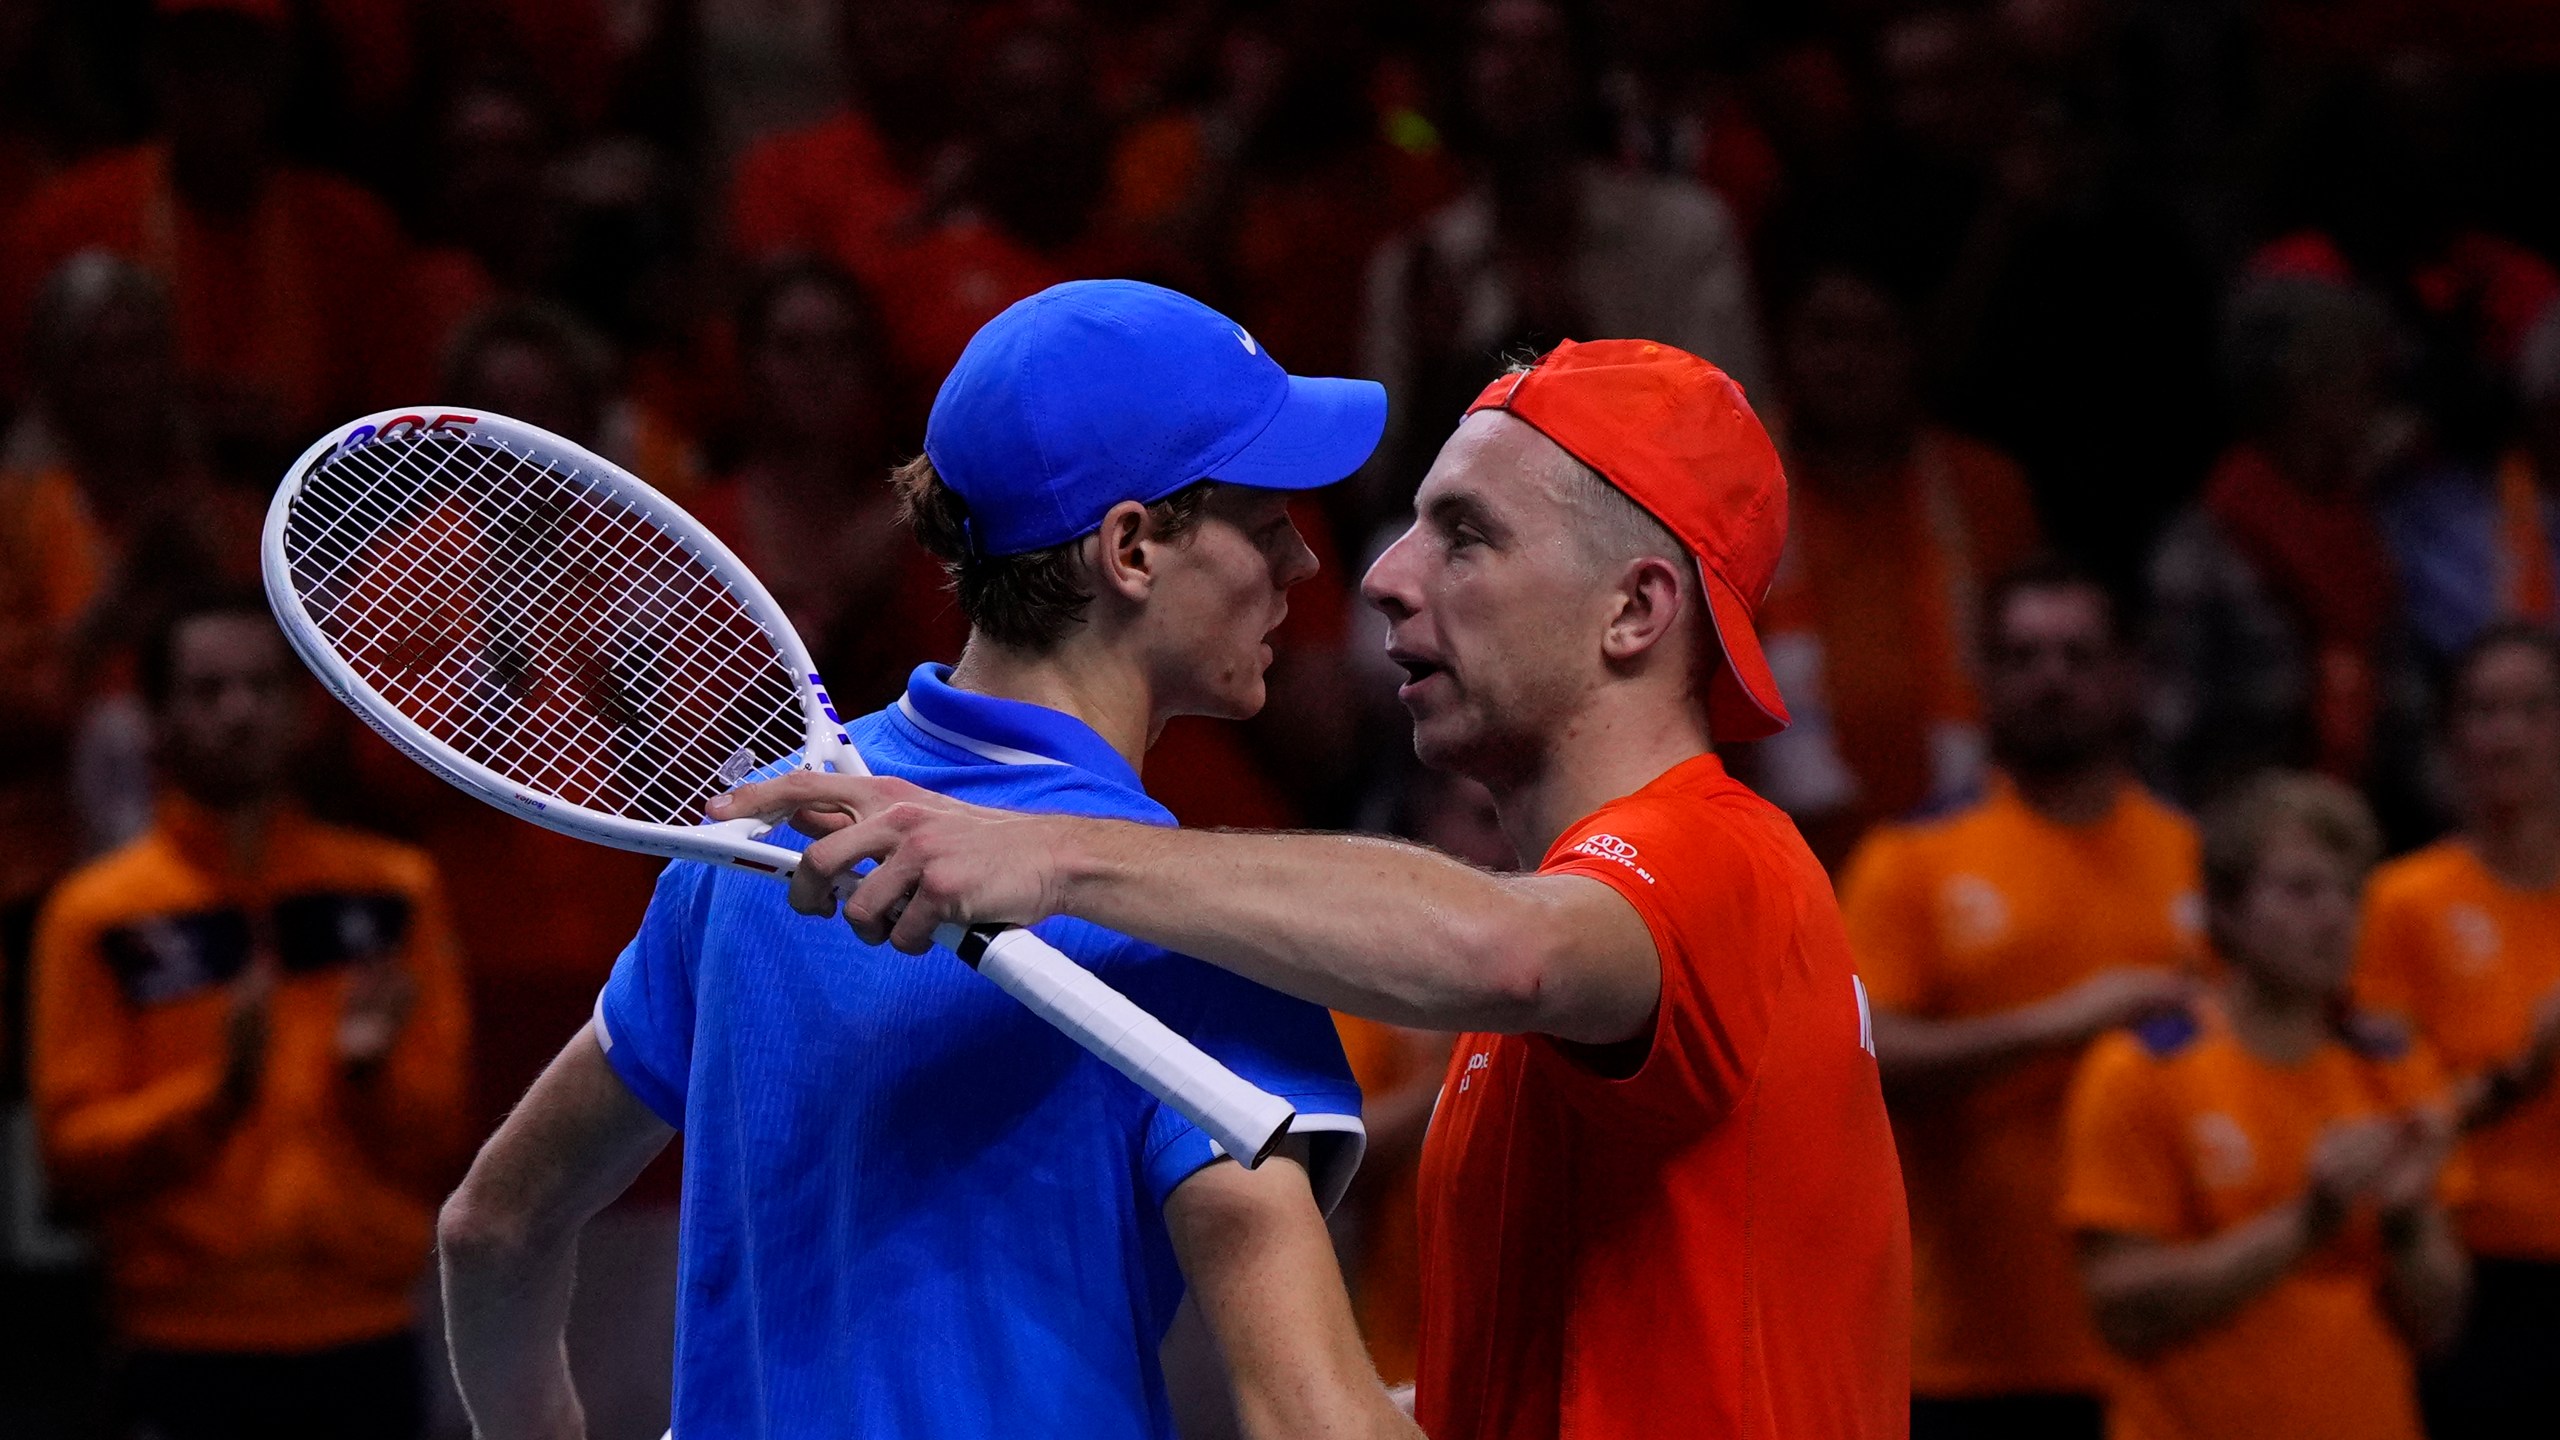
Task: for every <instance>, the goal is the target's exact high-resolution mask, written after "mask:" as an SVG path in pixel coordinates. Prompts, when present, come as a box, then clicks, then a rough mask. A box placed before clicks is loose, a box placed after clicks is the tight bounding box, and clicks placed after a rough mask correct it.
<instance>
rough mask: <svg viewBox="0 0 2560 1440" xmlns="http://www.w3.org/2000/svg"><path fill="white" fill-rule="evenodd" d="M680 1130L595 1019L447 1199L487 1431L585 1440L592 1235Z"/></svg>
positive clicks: (451, 1340) (458, 1360)
mask: <svg viewBox="0 0 2560 1440" xmlns="http://www.w3.org/2000/svg"><path fill="white" fill-rule="evenodd" d="M674 1135H675V1131H674V1130H673V1129H671V1128H669V1126H668V1125H667V1123H666V1122H665V1121H663V1120H660V1119H659V1118H658V1117H657V1116H656V1115H655V1114H654V1113H652V1112H651V1111H650V1109H649V1108H648V1107H647V1106H645V1105H643V1104H641V1103H640V1102H639V1101H638V1100H637V1099H635V1098H633V1096H632V1094H631V1091H630V1090H629V1089H628V1088H626V1087H625V1086H624V1085H623V1083H622V1079H621V1077H620V1076H618V1075H616V1074H614V1073H613V1068H612V1066H610V1065H609V1064H607V1063H606V1061H605V1058H604V1050H603V1047H602V1046H600V1045H598V1044H597V1043H596V1038H595V1035H594V1026H593V1024H592V1023H590V1024H589V1025H588V1026H587V1027H586V1028H583V1029H581V1030H579V1032H578V1033H577V1034H576V1035H575V1036H573V1037H572V1038H571V1039H570V1041H569V1044H568V1047H567V1048H566V1049H564V1050H562V1051H561V1052H560V1054H559V1055H558V1057H557V1058H555V1059H553V1060H552V1062H551V1064H550V1066H549V1068H547V1069H545V1070H544V1071H543V1072H542V1076H541V1078H540V1079H538V1080H536V1081H534V1082H533V1088H532V1089H531V1090H529V1091H527V1092H526V1093H525V1097H524V1099H523V1101H522V1102H521V1103H519V1104H518V1105H517V1106H516V1108H515V1110H514V1111H513V1113H511V1114H509V1115H508V1116H507V1119H506V1123H504V1124H502V1125H500V1126H499V1127H498V1133H497V1134H495V1135H493V1136H491V1137H490V1139H489V1143H488V1144H487V1145H485V1146H483V1147H482V1148H481V1151H480V1156H479V1158H478V1159H477V1160H474V1161H473V1162H472V1164H471V1173H470V1174H469V1175H467V1176H465V1177H464V1179H463V1182H462V1188H460V1189H459V1190H456V1191H455V1192H454V1193H453V1197H452V1198H451V1199H449V1200H447V1201H446V1202H445V1205H444V1212H443V1213H442V1214H441V1215H439V1216H438V1217H437V1220H436V1252H437V1255H438V1257H439V1263H440V1264H441V1266H442V1268H443V1279H444V1313H445V1333H446V1340H447V1343H448V1344H449V1345H450V1347H451V1349H452V1352H453V1378H454V1381H455V1383H456V1384H457V1385H458V1386H459V1387H460V1388H461V1391H462V1403H463V1407H464V1408H465V1409H467V1410H468V1411H470V1413H471V1428H472V1433H473V1434H474V1435H476V1436H478V1437H479V1440H518V1437H523V1440H536V1437H539V1440H561V1437H575V1440H583V1437H584V1436H585V1434H586V1417H585V1415H584V1413H583V1412H582V1411H581V1410H580V1409H579V1406H578V1397H577V1392H576V1391H575V1390H574V1389H573V1388H572V1387H571V1385H570V1383H569V1356H568V1351H567V1349H566V1347H565V1339H564V1337H565V1332H566V1330H567V1327H568V1321H569V1290H570V1280H571V1275H572V1272H573V1270H574V1269H575V1266H576V1263H577V1253H578V1231H579V1230H580V1229H581V1228H582V1227H584V1226H585V1225H586V1223H587V1221H588V1220H589V1219H590V1218H592V1217H593V1216H594V1215H595V1213H596V1212H597V1211H599V1210H602V1209H603V1208H604V1207H605V1206H606V1205H608V1204H610V1203H612V1201H613V1199H614V1197H615V1196H618V1195H620V1194H621V1193H622V1192H623V1190H624V1189H626V1188H627V1187H629V1185H630V1184H631V1182H632V1181H633V1180H634V1179H635V1178H637V1177H638V1176H639V1174H640V1171H641V1170H642V1169H643V1168H644V1167H646V1166H647V1165H648V1163H649V1162H650V1160H652V1159H653V1158H655V1157H656V1156H657V1154H658V1152H659V1151H661V1150H664V1149H665V1148H666V1146H667V1141H668V1140H669V1139H671V1138H673V1136H674Z"/></svg>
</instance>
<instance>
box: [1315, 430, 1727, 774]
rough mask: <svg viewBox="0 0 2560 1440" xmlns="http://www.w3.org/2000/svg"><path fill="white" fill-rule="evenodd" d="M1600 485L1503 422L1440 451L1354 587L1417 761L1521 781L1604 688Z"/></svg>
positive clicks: (1533, 433) (1611, 574)
mask: <svg viewBox="0 0 2560 1440" xmlns="http://www.w3.org/2000/svg"><path fill="white" fill-rule="evenodd" d="M1604 483H1605V482H1603V481H1599V480H1597V479H1595V478H1593V477H1592V476H1590V475H1589V474H1588V473H1587V472H1584V471H1583V470H1582V468H1581V467H1580V466H1579V465H1577V464H1575V463H1574V461H1573V459H1572V457H1570V456H1568V455H1566V454H1565V452H1564V451H1563V450H1561V449H1559V448H1557V446H1556V444H1555V442H1553V441H1551V440H1549V439H1547V438H1546V437H1545V436H1544V435H1541V434H1539V433H1538V432H1537V430H1536V429H1534V428H1533V427H1531V426H1529V425H1528V424H1526V423H1524V422H1522V421H1520V420H1518V419H1515V418H1514V417H1512V416H1509V415H1506V414H1503V413H1502V412H1500V411H1496V410H1486V411H1480V412H1478V413H1476V414H1474V415H1470V416H1468V417H1467V419H1466V420H1465V421H1464V422H1463V423H1461V424H1460V425H1459V426H1458V429H1457V432H1456V433H1455V434H1453V435H1451V436H1450V437H1449V442H1448V443H1447V444H1446V445H1443V446H1442V447H1440V456H1439V458H1438V459H1437V460H1436V461H1434V462H1433V463H1432V466H1431V473H1430V474H1428V475H1426V476H1424V477H1423V481H1422V488H1421V490H1420V491H1418V492H1417V493H1416V494H1415V496H1414V502H1413V505H1414V522H1413V527H1412V528H1411V529H1409V530H1407V531H1406V532H1405V533H1404V535H1403V536H1402V538H1400V539H1398V540H1397V541H1396V542H1395V543H1394V544H1393V545H1390V546H1388V547H1387V549H1386V552H1385V553H1384V554H1382V555H1380V556H1379V557H1378V560H1377V563H1376V564H1374V565H1372V566H1370V567H1369V574H1368V577H1367V579H1365V580H1363V581H1362V582H1361V587H1360V588H1361V593H1362V595H1363V596H1364V597H1365V598H1366V599H1367V600H1368V601H1369V603H1370V604H1372V605H1375V606H1377V607H1378V609H1379V610H1380V611H1381V612H1383V613H1384V614H1385V615H1386V617H1387V655H1388V658H1389V659H1391V660H1393V661H1394V662H1395V663H1396V665H1397V666H1398V667H1399V668H1400V669H1402V670H1403V671H1404V672H1405V675H1406V680H1405V683H1404V684H1403V685H1402V686H1401V687H1399V688H1398V690H1397V691H1396V698H1397V699H1399V700H1401V701H1403V702H1404V707H1405V709H1406V711H1407V712H1409V713H1410V714H1411V715H1412V716H1413V744H1414V750H1415V753H1417V754H1418V755H1420V756H1421V758H1422V760H1423V763H1425V764H1427V765H1430V766H1431V767H1432V768H1434V769H1440V770H1451V771H1455V772H1457V773H1458V774H1461V775H1468V776H1473V777H1474V778H1476V779H1478V780H1482V781H1484V782H1485V783H1487V784H1489V785H1492V786H1494V787H1496V788H1500V787H1501V786H1503V785H1504V784H1506V783H1510V782H1513V781H1516V780H1519V779H1521V778H1525V777H1526V776H1528V775H1530V774H1532V773H1534V770H1535V767H1536V766H1537V765H1539V764H1540V763H1541V760H1542V757H1543V756H1544V754H1545V752H1546V750H1547V749H1548V747H1549V746H1550V745H1551V744H1552V742H1553V740H1554V737H1556V736H1557V735H1559V734H1561V733H1562V732H1563V731H1564V729H1565V728H1566V726H1567V725H1568V723H1569V722H1570V720H1571V719H1572V717H1573V716H1574V715H1575V714H1576V713H1578V712H1579V711H1580V710H1581V708H1582V707H1583V704H1584V697H1586V696H1587V695H1588V694H1589V693H1590V692H1591V691H1592V690H1593V689H1595V688H1597V687H1598V686H1600V685H1602V684H1605V683H1607V682H1608V680H1609V678H1610V673H1611V672H1610V670H1609V668H1608V662H1607V660H1606V658H1605V657H1604V656H1603V655H1602V654H1601V650H1600V646H1599V644H1598V643H1597V642H1598V637H1599V634H1600V632H1601V631H1602V629H1603V628H1604V627H1606V626H1607V624H1608V623H1609V620H1610V619H1611V617H1612V616H1613V615H1614V614H1615V613H1616V596H1617V589H1616V582H1617V581H1618V580H1619V578H1621V572H1620V567H1618V566H1616V565H1613V564H1610V563H1608V562H1606V561H1605V560H1602V559H1600V558H1599V557H1597V556H1595V554H1594V551H1593V549H1592V546H1591V543H1590V541H1589V539H1588V536H1589V534H1590V532H1591V528H1592V527H1591V525H1590V523H1589V519H1588V515H1589V512H1588V510H1587V508H1586V507H1585V505H1584V503H1583V502H1582V501H1581V499H1580V498H1579V496H1580V492H1579V491H1578V490H1577V488H1576V487H1582V486H1592V485H1600V484H1604ZM1661 643H1665V644H1681V643H1686V642H1685V641H1684V640H1683V639H1682V638H1681V636H1679V635H1675V636H1673V637H1670V638H1667V639H1666V640H1664V641H1663V642H1661Z"/></svg>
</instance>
